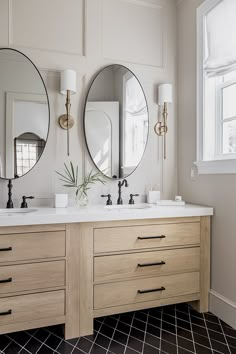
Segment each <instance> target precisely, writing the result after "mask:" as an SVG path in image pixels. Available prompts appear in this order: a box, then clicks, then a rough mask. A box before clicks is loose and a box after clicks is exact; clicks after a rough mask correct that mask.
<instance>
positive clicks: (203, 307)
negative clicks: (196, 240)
mask: <svg viewBox="0 0 236 354" xmlns="http://www.w3.org/2000/svg"><path fill="white" fill-rule="evenodd" d="M210 220H211V219H210V216H202V217H201V219H200V223H201V226H200V230H201V236H200V237H201V241H200V242H201V245H200V300H199V301H194V302H191V303H190V305H191V306H192V307H193V308H194V309H195V310H196V311H198V312H200V313H204V312H208V309H209V292H210V252H211V250H210V245H211V232H210Z"/></svg>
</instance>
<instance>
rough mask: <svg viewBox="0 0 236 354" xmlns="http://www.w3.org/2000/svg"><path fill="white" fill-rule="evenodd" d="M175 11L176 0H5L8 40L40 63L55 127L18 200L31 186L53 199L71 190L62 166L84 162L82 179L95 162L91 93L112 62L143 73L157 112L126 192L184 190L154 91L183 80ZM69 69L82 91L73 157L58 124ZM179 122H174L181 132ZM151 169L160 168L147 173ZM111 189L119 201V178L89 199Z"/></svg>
mask: <svg viewBox="0 0 236 354" xmlns="http://www.w3.org/2000/svg"><path fill="white" fill-rule="evenodd" d="M66 10H68V11H66ZM175 11H176V3H175V0H68V1H64V0H50V1H48V0H41V1H37V0H21V1H19V0H1V1H0V20H1V21H0V45H1V46H2V47H11V48H14V49H17V50H19V51H21V52H23V53H24V54H25V55H27V56H28V57H29V58H30V59H31V60H32V61H33V62H34V63H35V65H36V66H37V67H38V68H39V70H40V72H41V74H42V76H43V78H44V81H45V84H46V86H47V89H48V93H49V100H50V114H51V128H50V133H49V139H48V144H47V146H46V149H45V154H44V155H43V156H42V159H41V160H40V162H39V164H38V165H37V168H35V169H34V170H32V172H31V173H30V174H29V175H27V176H25V177H24V178H22V179H19V180H17V181H14V183H13V184H14V190H13V192H14V198H15V199H16V205H19V202H20V195H21V194H20V193H21V191H25V190H27V192H28V193H30V194H32V195H34V196H35V197H36V199H35V203H36V204H35V205H40V206H42V205H44V204H46V205H52V197H51V196H52V195H53V193H55V192H56V193H64V192H66V193H68V190H67V189H66V188H63V187H62V185H61V183H60V181H59V180H58V178H57V176H56V174H55V172H54V171H62V170H63V163H64V162H69V161H70V160H72V161H73V162H74V163H77V164H78V166H79V174H80V178H82V176H83V175H84V174H87V173H88V172H89V171H90V170H91V168H94V166H93V165H92V163H91V160H90V158H89V156H88V153H87V151H86V147H85V144H84V137H83V128H82V125H83V123H82V121H83V108H84V107H83V106H84V100H85V95H86V91H87V89H88V85H89V83H90V82H91V79H92V78H93V77H94V75H95V74H96V72H98V70H100V69H101V68H102V67H104V66H106V65H109V64H112V63H117V64H119V63H120V64H121V65H124V66H127V67H128V68H129V69H130V70H132V71H133V72H134V73H135V74H136V75H137V77H138V79H139V80H140V82H141V84H142V86H143V88H144V91H145V94H146V96H147V100H148V106H149V112H150V132H149V143H148V147H147V150H146V153H145V156H144V158H143V160H142V162H141V164H140V166H139V168H138V169H137V170H136V171H135V173H134V174H133V175H131V176H130V177H129V184H130V190H129V189H127V190H126V191H124V197H125V200H128V198H129V193H132V192H133V191H135V190H136V191H137V193H139V194H140V195H141V196H142V200H143V201H144V200H145V194H146V191H147V187H148V186H149V185H152V186H153V187H154V186H157V187H158V188H159V187H160V189H161V190H162V192H163V193H162V195H163V197H164V198H166V199H170V198H172V197H173V196H174V195H175V194H176V193H177V191H176V190H174V188H172V186H173V185H174V183H173V178H175V177H173V176H174V172H173V169H174V166H173V163H172V160H173V159H172V156H173V153H174V148H173V143H172V139H169V141H168V144H169V146H168V151H169V157H168V163H166V162H164V161H163V160H162V152H161V151H162V139H157V137H156V135H155V134H154V132H153V126H154V124H155V123H156V120H157V113H158V112H157V110H158V107H157V93H156V92H155V93H154V91H156V87H157V85H158V84H159V83H160V82H174V81H175V39H174V38H175ZM63 26H64V27H63ZM67 68H68V69H73V70H75V71H76V72H77V78H78V92H77V94H76V95H75V96H73V98H72V100H73V102H72V113H73V116H74V117H75V121H76V124H75V127H74V129H73V130H72V131H71V144H72V146H73V150H72V149H71V150H72V151H71V156H70V157H69V158H68V157H67V155H66V135H65V132H64V131H62V130H61V129H59V128H58V124H57V118H58V116H59V115H60V114H61V113H62V112H64V110H65V107H64V104H65V102H64V99H63V97H62V96H61V95H60V93H59V79H60V71H61V70H64V69H67ZM101 89H102V88H101ZM174 129H175V128H174V127H172V125H171V127H170V130H172V131H173V135H174V134H175V131H174ZM171 137H172V135H171ZM164 165H165V166H164ZM150 168H151V171H152V173H151V174H147V171H148V170H150ZM39 176H40V177H39ZM35 180H37V181H38V183H37V185H35ZM1 191H2V193H3V197H4V198H3V199H2V200H0V205H1V206H3V207H4V205H5V199H6V198H7V195H6V194H7V188H6V183H5V182H4V181H0V193H1ZM108 191H109V192H112V194H113V198H114V201H115V199H116V198H117V181H114V182H112V181H111V182H110V181H108V183H107V184H106V185H105V186H100V185H98V186H97V185H95V186H94V187H93V189H92V191H91V193H89V201H90V202H91V203H94V204H97V203H103V202H104V201H103V200H101V199H102V198H100V195H101V194H103V193H104V192H108ZM18 193H19V196H18ZM125 193H126V195H125ZM44 196H45V197H44ZM18 197H19V198H18ZM45 200H47V202H45ZM32 205H34V204H33V202H32Z"/></svg>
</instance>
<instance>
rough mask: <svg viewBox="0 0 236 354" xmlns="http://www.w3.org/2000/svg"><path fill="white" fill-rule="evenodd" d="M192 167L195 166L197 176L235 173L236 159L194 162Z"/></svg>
mask: <svg viewBox="0 0 236 354" xmlns="http://www.w3.org/2000/svg"><path fill="white" fill-rule="evenodd" d="M194 165H195V166H197V169H198V174H199V175H210V174H233V173H236V159H229V160H213V161H196V162H194Z"/></svg>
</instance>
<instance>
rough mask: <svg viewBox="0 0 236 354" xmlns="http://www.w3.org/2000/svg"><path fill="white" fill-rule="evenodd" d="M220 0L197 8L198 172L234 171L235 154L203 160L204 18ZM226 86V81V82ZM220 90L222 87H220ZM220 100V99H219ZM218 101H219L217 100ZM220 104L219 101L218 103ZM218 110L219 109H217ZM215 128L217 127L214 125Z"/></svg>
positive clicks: (218, 112)
mask: <svg viewBox="0 0 236 354" xmlns="http://www.w3.org/2000/svg"><path fill="white" fill-rule="evenodd" d="M221 1H222V0H206V1H205V2H204V3H203V4H202V5H201V6H199V8H198V9H197V137H196V140H197V146H196V150H197V156H196V158H197V159H196V161H195V162H194V164H195V165H196V166H197V168H198V174H228V173H236V154H233V153H232V154H221V153H220V151H217V154H216V158H215V159H214V160H211V161H210V160H207V161H206V160H204V141H205V139H204V134H205V132H204V106H205V84H204V70H203V61H204V58H205V48H204V47H205V39H206V38H205V31H204V20H205V16H206V14H207V12H209V11H210V10H211V9H212V8H214V7H215V6H216V5H218V4H219V3H220V2H221ZM227 86H228V83H227ZM221 90H222V88H221ZM220 101H221V100H220ZM218 102H219V101H218ZM219 104H220V103H219ZM219 110H220V111H219ZM221 111H222V104H220V107H217V118H216V119H217V120H218V122H217V126H218V128H219V124H220V122H219V119H221V114H220V112H221ZM216 128H217V127H216ZM219 134H220V132H219V129H216V141H217V143H216V146H219V145H218V142H219V137H220V135H219Z"/></svg>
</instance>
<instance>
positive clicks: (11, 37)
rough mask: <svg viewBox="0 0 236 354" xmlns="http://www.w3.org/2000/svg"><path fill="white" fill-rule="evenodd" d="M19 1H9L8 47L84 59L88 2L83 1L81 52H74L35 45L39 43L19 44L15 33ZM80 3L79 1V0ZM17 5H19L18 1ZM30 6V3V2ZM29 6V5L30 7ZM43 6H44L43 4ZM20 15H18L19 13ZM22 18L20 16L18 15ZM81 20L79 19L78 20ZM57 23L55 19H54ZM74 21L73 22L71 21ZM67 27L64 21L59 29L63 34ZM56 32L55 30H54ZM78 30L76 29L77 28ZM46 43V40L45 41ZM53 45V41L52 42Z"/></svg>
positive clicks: (25, 0) (66, 22)
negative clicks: (16, 7) (15, 7)
mask: <svg viewBox="0 0 236 354" xmlns="http://www.w3.org/2000/svg"><path fill="white" fill-rule="evenodd" d="M15 1H17V0H8V45H9V46H12V47H18V48H22V49H23V48H27V49H29V50H30V49H33V50H40V51H44V52H46V53H58V54H65V55H72V56H79V57H84V56H85V55H86V53H85V37H86V22H85V18H86V16H85V13H86V0H81V19H82V21H80V22H81V31H82V34H81V38H80V42H81V51H78V50H77V51H76V50H75V51H74V50H69V49H68V50H63V49H58V48H53V47H52V48H48V47H44V46H43V45H39V46H38V45H35V43H37V41H34V44H33V45H29V44H27V45H24V44H22V43H17V40H16V39H15V37H16V36H15V33H14V25H13V24H14V23H15V22H16V19H15V18H14V15H13V13H14V2H15ZM77 1H78V0H77ZM24 2H25V3H26V2H27V0H24ZM17 3H19V2H18V1H17ZM29 4H30V2H29ZM29 4H28V5H29ZM32 6H34V4H32ZM42 6H43V4H42ZM68 9H70V5H69V7H68ZM26 14H27V11H26V12H24V14H23V15H24V16H26V18H27V15H26ZM54 14H55V17H56V15H57V14H58V12H56V11H55V12H54ZM17 15H18V13H17ZM18 16H19V17H20V15H18ZM78 19H79V18H78ZM54 21H55V19H54ZM71 21H73V20H71ZM42 22H43V20H42ZM58 22H59V18H58ZM67 25H68V21H65V24H63V21H62V22H61V24H59V27H61V31H62V32H63V29H64V30H65V31H66V29H67ZM54 30H55V29H54ZM75 30H76V28H75ZM65 37H67V34H66V33H65ZM67 38H68V41H69V40H70V37H67ZM45 42H46V40H45ZM51 42H52V43H53V41H51Z"/></svg>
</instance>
